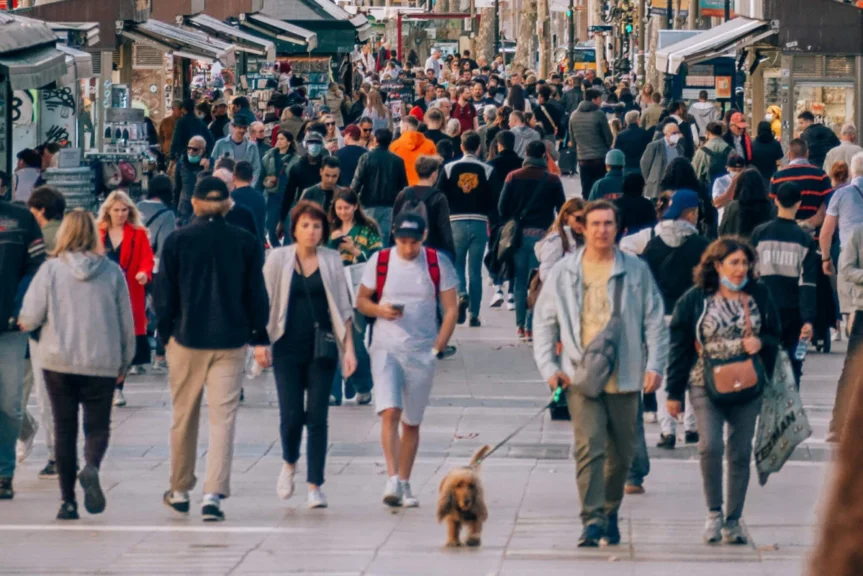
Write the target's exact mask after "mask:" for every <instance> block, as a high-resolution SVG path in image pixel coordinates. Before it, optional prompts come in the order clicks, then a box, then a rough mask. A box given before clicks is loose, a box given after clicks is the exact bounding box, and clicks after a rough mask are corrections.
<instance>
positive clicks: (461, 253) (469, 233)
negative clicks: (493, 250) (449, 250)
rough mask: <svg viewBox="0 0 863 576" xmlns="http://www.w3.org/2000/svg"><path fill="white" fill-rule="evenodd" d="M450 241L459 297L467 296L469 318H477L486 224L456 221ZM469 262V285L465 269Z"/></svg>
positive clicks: (453, 224)
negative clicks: (453, 244) (451, 241)
mask: <svg viewBox="0 0 863 576" xmlns="http://www.w3.org/2000/svg"><path fill="white" fill-rule="evenodd" d="M452 239H453V242H454V243H455V271H456V273H457V274H458V293H459V296H464V295H465V294H467V295H468V297H469V299H470V316H471V318H479V308H480V304H482V258H483V256H484V255H485V247H486V245H488V224H487V223H486V222H485V221H483V220H456V221H453V222H452ZM468 260H470V269H469V270H467V273H468V274H469V275H470V285H469V286H468V283H467V279H466V278H465V269H466V268H467V263H468Z"/></svg>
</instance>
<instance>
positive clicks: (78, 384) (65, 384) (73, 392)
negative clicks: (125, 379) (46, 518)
mask: <svg viewBox="0 0 863 576" xmlns="http://www.w3.org/2000/svg"><path fill="white" fill-rule="evenodd" d="M43 372H44V373H45V387H46V388H47V389H48V396H49V397H50V398H51V407H52V408H53V410H54V451H55V458H56V461H57V473H58V475H59V476H60V493H61V494H62V496H63V501H64V502H74V501H75V477H76V475H77V467H78V404H83V406H84V462H85V463H86V464H87V466H92V467H94V468H96V469H98V468H99V466H100V465H101V464H102V459H103V458H104V457H105V452H106V451H107V450H108V438H109V436H110V435H111V402H112V400H113V399H114V383H115V382H116V380H117V379H116V378H105V377H101V376H80V375H77V374H61V373H59V372H52V371H50V370H44V371H43Z"/></svg>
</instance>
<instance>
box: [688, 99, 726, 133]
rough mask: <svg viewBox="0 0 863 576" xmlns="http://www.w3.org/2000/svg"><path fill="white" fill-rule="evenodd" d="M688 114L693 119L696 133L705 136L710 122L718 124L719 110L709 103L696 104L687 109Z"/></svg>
mask: <svg viewBox="0 0 863 576" xmlns="http://www.w3.org/2000/svg"><path fill="white" fill-rule="evenodd" d="M689 114H690V115H691V116H692V117H693V118H695V124H696V125H697V126H698V133H699V134H701V135H702V136H704V135H705V134H707V125H708V124H710V123H711V122H719V119H720V118H719V109H718V108H717V107H716V106H715V105H714V104H713V103H711V102H696V103H695V104H693V105H692V106H690V107H689Z"/></svg>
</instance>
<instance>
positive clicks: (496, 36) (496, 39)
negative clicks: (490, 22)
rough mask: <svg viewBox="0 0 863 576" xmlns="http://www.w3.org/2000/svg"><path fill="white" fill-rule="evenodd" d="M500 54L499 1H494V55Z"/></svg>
mask: <svg viewBox="0 0 863 576" xmlns="http://www.w3.org/2000/svg"><path fill="white" fill-rule="evenodd" d="M498 54H500V0H494V55H495V57H497V55H498Z"/></svg>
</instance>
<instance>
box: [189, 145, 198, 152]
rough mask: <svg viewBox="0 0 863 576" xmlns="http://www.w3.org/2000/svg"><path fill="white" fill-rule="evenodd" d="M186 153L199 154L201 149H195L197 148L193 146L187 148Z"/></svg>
mask: <svg viewBox="0 0 863 576" xmlns="http://www.w3.org/2000/svg"><path fill="white" fill-rule="evenodd" d="M188 151H189V152H200V151H201V149H200V148H197V147H195V146H189V148H188Z"/></svg>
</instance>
